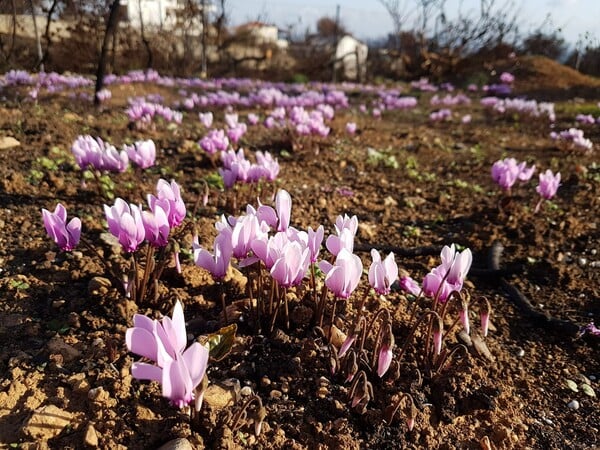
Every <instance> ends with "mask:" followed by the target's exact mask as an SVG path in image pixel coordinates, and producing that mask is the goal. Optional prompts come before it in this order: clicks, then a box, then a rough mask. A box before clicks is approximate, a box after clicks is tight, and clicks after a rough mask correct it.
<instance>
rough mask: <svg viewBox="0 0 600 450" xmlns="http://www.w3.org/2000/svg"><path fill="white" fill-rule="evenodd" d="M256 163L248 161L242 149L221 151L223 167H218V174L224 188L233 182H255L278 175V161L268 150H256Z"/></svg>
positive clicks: (272, 179)
mask: <svg viewBox="0 0 600 450" xmlns="http://www.w3.org/2000/svg"><path fill="white" fill-rule="evenodd" d="M255 157H256V164H253V163H251V162H250V161H248V160H247V159H246V157H245V155H244V149H242V148H240V149H239V150H238V151H237V152H235V151H233V150H231V149H230V150H228V151H223V152H221V162H222V163H223V167H222V168H219V174H220V175H221V177H222V178H223V184H224V186H225V188H226V189H231V188H232V187H233V186H234V185H235V183H237V182H241V183H256V182H258V181H260V180H263V179H264V180H266V181H274V180H275V179H276V178H277V175H279V163H278V162H277V159H273V157H272V156H271V154H270V153H269V152H264V153H263V152H261V151H257V152H256V153H255Z"/></svg>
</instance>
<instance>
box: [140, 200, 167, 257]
mask: <svg viewBox="0 0 600 450" xmlns="http://www.w3.org/2000/svg"><path fill="white" fill-rule="evenodd" d="M142 222H143V224H144V229H145V230H146V240H147V241H148V242H150V244H152V245H154V246H155V247H165V246H166V245H167V244H168V243H169V231H170V230H171V227H170V226H169V219H168V217H167V213H166V212H165V210H164V209H163V208H162V207H161V206H160V204H158V203H155V204H154V208H153V210H152V211H151V212H150V211H142Z"/></svg>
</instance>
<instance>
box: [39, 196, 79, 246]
mask: <svg viewBox="0 0 600 450" xmlns="http://www.w3.org/2000/svg"><path fill="white" fill-rule="evenodd" d="M42 218H43V219H44V227H45V228H46V232H47V233H48V236H50V237H51V238H52V240H53V241H54V242H56V244H57V245H58V246H59V247H60V249H61V250H64V251H67V252H68V251H71V250H73V249H74V248H75V247H77V244H79V238H80V237H81V220H80V219H79V218H78V217H73V218H72V219H71V220H70V221H69V223H67V210H66V209H65V207H64V206H63V205H62V204H60V203H59V204H57V205H56V208H55V209H54V212H53V213H52V212H50V211H48V210H47V209H42Z"/></svg>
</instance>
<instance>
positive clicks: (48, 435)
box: [23, 405, 73, 441]
mask: <svg viewBox="0 0 600 450" xmlns="http://www.w3.org/2000/svg"><path fill="white" fill-rule="evenodd" d="M72 418H73V415H72V414H71V413H70V412H69V411H64V410H62V409H60V408H59V407H57V406H54V405H46V406H42V407H41V408H38V409H36V410H35V411H34V413H33V415H32V416H31V417H30V418H29V420H28V421H27V423H26V424H25V426H24V427H23V433H25V435H27V436H29V437H32V438H34V439H39V440H44V441H45V440H48V439H52V438H53V437H55V436H58V435H59V434H60V433H61V431H62V430H63V429H64V428H65V427H66V426H67V425H69V423H70V422H71V420H72Z"/></svg>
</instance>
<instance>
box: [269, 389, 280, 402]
mask: <svg viewBox="0 0 600 450" xmlns="http://www.w3.org/2000/svg"><path fill="white" fill-rule="evenodd" d="M282 395H283V394H282V393H281V391H279V390H277V389H273V390H272V391H271V392H269V398H272V399H273V400H279V399H280V398H281V396H282Z"/></svg>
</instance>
